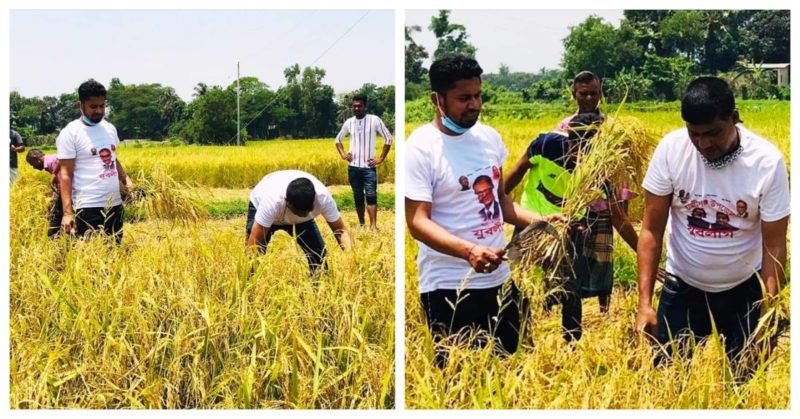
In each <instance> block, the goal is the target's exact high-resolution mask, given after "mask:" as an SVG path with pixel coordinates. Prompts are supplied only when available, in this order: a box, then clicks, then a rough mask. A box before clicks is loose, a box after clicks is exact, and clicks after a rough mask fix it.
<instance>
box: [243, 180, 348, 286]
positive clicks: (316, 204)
mask: <svg viewBox="0 0 800 419" xmlns="http://www.w3.org/2000/svg"><path fill="white" fill-rule="evenodd" d="M319 214H322V216H323V217H324V218H325V221H327V222H328V226H329V227H330V228H331V230H332V231H333V235H334V237H336V241H337V242H339V246H340V247H341V248H342V249H343V250H350V249H351V248H352V246H353V240H352V238H351V237H350V233H349V232H348V231H347V227H345V224H344V221H342V217H341V216H340V215H339V210H338V209H337V208H336V202H335V201H334V200H333V196H332V195H331V193H330V191H329V190H328V188H326V187H325V185H323V184H322V182H320V181H319V179H317V178H315V177H314V176H312V175H310V174H308V173H306V172H302V171H300V170H281V171H277V172H272V173H270V174H268V175H266V176H264V178H263V179H261V181H260V182H258V185H256V187H255V188H254V189H253V191H252V192H251V193H250V206H249V208H248V210H247V225H246V227H245V231H246V235H247V247H248V249H252V250H256V249H257V250H258V251H260V252H261V253H262V254H263V253H265V252H266V250H267V245H268V244H269V241H270V239H271V238H272V235H273V234H275V232H276V231H278V230H283V231H285V232H287V233H289V235H292V236H294V237H295V240H296V241H297V244H298V245H299V246H300V248H301V249H303V253H305V255H306V259H307V260H308V266H309V268H310V269H311V274H312V275H315V274H316V273H317V271H318V270H319V268H320V267H323V266H324V268H325V269H327V263H325V261H324V259H325V255H326V252H327V250H326V248H325V242H324V241H323V240H322V235H321V234H320V232H319V228H317V224H316V223H315V222H314V217H316V216H317V215H319Z"/></svg>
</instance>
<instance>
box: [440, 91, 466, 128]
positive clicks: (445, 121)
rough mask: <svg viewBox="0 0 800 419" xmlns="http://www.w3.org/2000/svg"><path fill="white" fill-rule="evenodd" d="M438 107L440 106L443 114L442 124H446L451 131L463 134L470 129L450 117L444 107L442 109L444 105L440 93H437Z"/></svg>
mask: <svg viewBox="0 0 800 419" xmlns="http://www.w3.org/2000/svg"><path fill="white" fill-rule="evenodd" d="M436 107H437V108H439V113H440V114H441V115H442V116H441V121H442V125H444V127H445V128H447V129H449V130H450V131H453V132H454V133H456V134H457V135H461V134H463V133H465V132H467V131H469V128H464V127H462V126H461V125H458V124H456V122H455V121H453V120H452V119H450V117H449V116H447V114H445V113H444V109H442V105H441V104H440V103H439V94H438V93H437V94H436Z"/></svg>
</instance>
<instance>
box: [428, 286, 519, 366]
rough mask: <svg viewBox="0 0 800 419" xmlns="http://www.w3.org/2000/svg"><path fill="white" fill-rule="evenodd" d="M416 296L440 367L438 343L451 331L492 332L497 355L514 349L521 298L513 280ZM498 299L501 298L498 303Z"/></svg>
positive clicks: (443, 355) (442, 354) (443, 357)
mask: <svg viewBox="0 0 800 419" xmlns="http://www.w3.org/2000/svg"><path fill="white" fill-rule="evenodd" d="M420 297H421V299H422V307H423V309H424V310H425V314H426V318H427V321H428V328H429V329H430V331H431V336H432V337H433V342H434V345H435V346H436V361H435V362H436V365H437V366H438V367H439V368H444V366H445V364H446V363H447V356H448V354H447V350H446V349H444V348H442V346H440V345H438V344H439V343H441V342H442V341H443V340H445V339H446V338H448V337H450V336H453V335H459V336H460V337H462V338H463V337H466V336H468V335H469V333H470V332H471V331H485V332H487V333H488V334H489V335H490V336H493V337H494V340H495V343H496V344H497V346H495V348H496V349H497V352H498V354H500V355H505V354H513V353H514V352H516V351H517V346H518V345H519V334H520V330H519V329H520V311H521V307H522V301H521V297H520V292H519V289H518V288H517V286H516V285H514V283H513V282H511V281H509V282H508V283H506V284H505V285H501V286H497V287H494V288H487V289H465V290H462V291H461V294H460V295H457V291H456V290H442V289H440V290H436V291H431V292H425V293H422V294H421V295H420ZM498 301H502V302H501V303H500V305H498ZM451 304H452V306H451ZM453 306H455V310H453ZM486 343H487V341H486V340H485V339H483V340H482V339H478V340H476V341H474V342H473V344H475V345H476V346H478V347H482V346H485V345H486Z"/></svg>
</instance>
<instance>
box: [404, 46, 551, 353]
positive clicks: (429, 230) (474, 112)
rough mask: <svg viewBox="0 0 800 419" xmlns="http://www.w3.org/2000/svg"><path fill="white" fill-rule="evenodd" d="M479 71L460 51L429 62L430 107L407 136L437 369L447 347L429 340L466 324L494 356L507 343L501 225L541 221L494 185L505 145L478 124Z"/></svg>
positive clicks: (510, 338)
mask: <svg viewBox="0 0 800 419" xmlns="http://www.w3.org/2000/svg"><path fill="white" fill-rule="evenodd" d="M482 72H483V70H482V69H481V67H480V66H479V65H478V63H477V62H476V61H475V60H474V59H472V58H468V57H464V56H453V57H445V58H442V59H440V60H437V61H436V62H434V63H433V64H432V65H431V68H430V80H431V90H433V93H431V102H433V105H434V108H435V109H436V115H435V117H434V119H433V122H431V123H429V124H426V125H423V126H421V127H419V128H417V129H416V130H414V132H413V133H412V134H411V136H410V137H409V138H408V142H407V147H408V148H407V149H406V150H407V151H406V191H405V194H406V199H405V208H406V222H407V224H408V230H409V232H410V233H411V235H412V236H413V237H414V238H415V239H417V241H418V243H419V255H418V256H417V265H418V267H419V288H420V299H421V301H422V306H423V308H424V310H425V313H426V316H425V317H426V319H427V321H428V327H429V328H430V331H431V334H432V336H433V340H434V343H435V344H437V351H436V360H435V361H436V364H437V366H439V367H443V366H444V365H445V363H446V361H447V352H446V350H443V349H442V348H441V346H440V345H438V344H439V343H441V342H442V341H443V340H444V339H445V338H447V337H448V336H453V335H460V334H465V333H466V334H468V333H469V332H470V331H483V332H485V333H487V334H490V335H492V336H493V337H494V339H495V341H496V343H497V345H496V346H495V348H496V349H497V350H498V352H500V353H501V354H502V353H514V352H515V351H516V350H517V345H518V343H519V328H520V307H521V301H520V300H521V298H520V293H519V290H518V289H517V287H516V286H515V285H514V283H513V281H510V280H509V278H510V276H511V270H510V269H509V267H508V264H507V263H504V261H503V256H504V254H505V250H504V247H505V244H506V239H505V235H504V231H503V224H504V222H508V223H511V224H514V225H518V226H523V227H524V226H527V225H528V224H530V223H531V222H533V221H538V220H541V218H540V217H537V216H535V215H534V214H533V213H531V212H530V211H527V210H525V209H522V208H520V207H518V206H517V205H516V204H514V202H512V201H511V199H510V198H509V197H508V196H507V195H506V194H505V192H504V191H503V189H502V188H500V185H501V184H502V179H503V176H502V167H503V163H504V162H505V160H506V156H507V155H508V151H507V150H506V147H505V145H504V144H503V141H502V139H501V138H500V134H498V133H497V131H495V130H494V129H492V128H490V127H489V126H486V125H483V124H480V123H478V116H479V115H480V111H481V77H480V76H481V73H482ZM467 184H468V185H470V187H467V188H464V187H463V186H462V185H467ZM480 343H481V344H483V342H480Z"/></svg>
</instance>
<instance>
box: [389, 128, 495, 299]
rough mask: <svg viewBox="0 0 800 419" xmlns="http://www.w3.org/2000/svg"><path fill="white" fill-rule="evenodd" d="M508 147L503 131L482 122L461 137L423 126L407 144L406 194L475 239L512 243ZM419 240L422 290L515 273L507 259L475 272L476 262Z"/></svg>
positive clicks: (488, 283) (484, 283)
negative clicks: (506, 198) (504, 198)
mask: <svg viewBox="0 0 800 419" xmlns="http://www.w3.org/2000/svg"><path fill="white" fill-rule="evenodd" d="M507 157H508V150H507V149H506V147H505V145H504V144H503V141H502V139H501V138H500V134H498V133H497V131H495V130H494V129H492V128H491V127H488V126H486V125H483V124H481V123H477V124H475V125H474V126H473V127H472V128H470V129H469V131H467V132H465V133H464V134H462V135H458V136H449V135H447V134H444V133H443V132H441V131H439V129H438V128H436V127H435V126H434V125H433V124H430V123H429V124H426V125H423V126H421V127H419V128H417V129H416V130H414V132H413V133H411V136H409V138H408V141H407V143H406V152H405V159H406V190H405V196H406V198H408V199H411V200H414V201H422V202H430V203H431V220H432V221H433V222H435V223H436V224H438V225H440V226H442V227H443V228H444V229H445V230H447V231H449V232H450V233H452V234H453V235H455V236H458V237H460V238H462V239H464V240H467V241H469V242H472V243H476V244H480V245H484V246H489V247H493V248H502V247H504V246H505V244H506V239H505V233H504V229H503V214H502V211H501V210H500V202H499V199H498V188H499V187H500V173H501V168H502V167H503V163H504V162H505V161H506V158H507ZM418 243H419V254H418V255H417V265H418V267H419V287H420V292H422V293H424V292H430V291H434V290H437V289H459V288H477V289H485V288H491V287H496V286H498V285H501V284H502V283H503V282H505V280H506V279H508V277H509V276H510V275H511V271H510V269H509V266H508V264H507V263H502V264H501V265H500V266H499V267H498V268H497V269H496V270H495V271H494V272H491V273H475V272H473V273H472V275H471V276H470V278H469V280H468V281H467V282H466V283H465V282H464V279H465V278H466V277H467V275H468V274H469V273H470V270H471V267H470V265H469V262H467V261H466V260H465V259H461V258H457V257H453V256H450V255H446V254H444V253H440V252H438V251H436V250H433V249H431V248H430V247H428V246H427V245H425V243H422V242H418Z"/></svg>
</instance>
